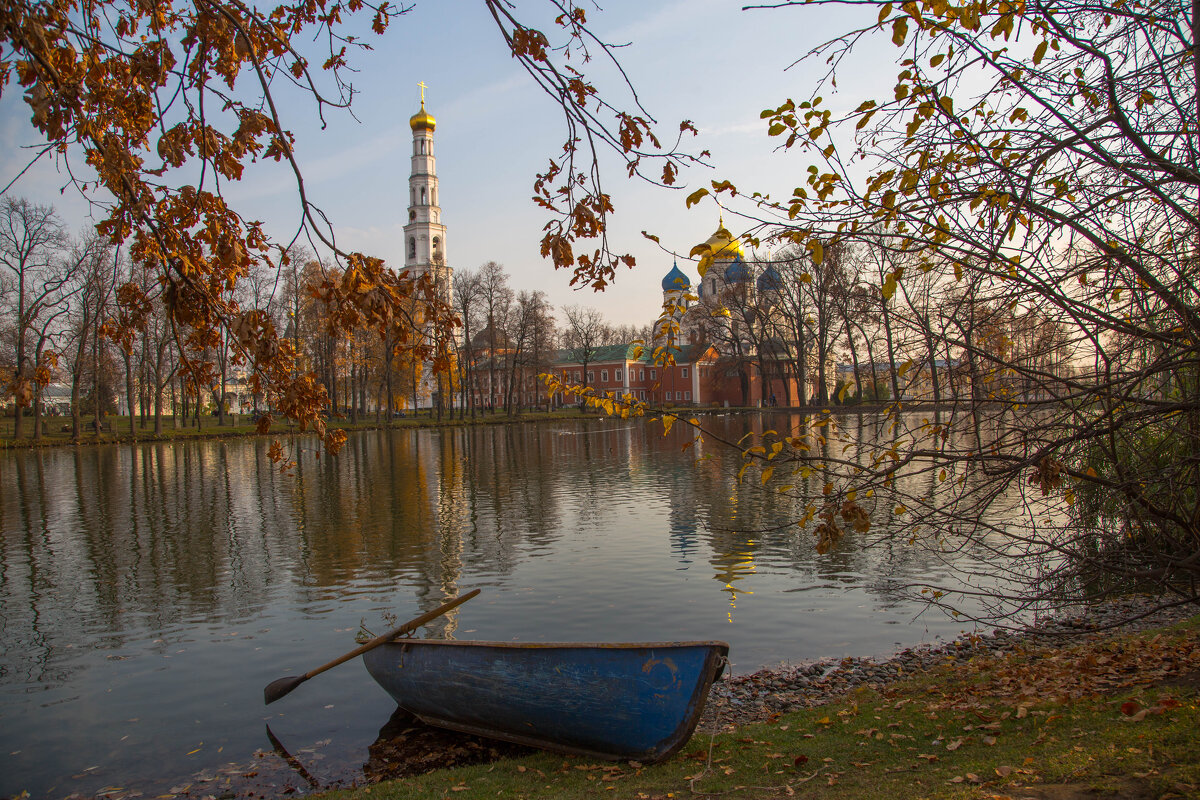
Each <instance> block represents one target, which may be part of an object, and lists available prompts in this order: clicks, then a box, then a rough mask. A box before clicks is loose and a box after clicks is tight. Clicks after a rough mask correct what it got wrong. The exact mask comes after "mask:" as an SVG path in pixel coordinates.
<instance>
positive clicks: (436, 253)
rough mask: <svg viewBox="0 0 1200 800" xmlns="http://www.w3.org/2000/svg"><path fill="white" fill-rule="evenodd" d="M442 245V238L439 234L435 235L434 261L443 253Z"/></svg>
mask: <svg viewBox="0 0 1200 800" xmlns="http://www.w3.org/2000/svg"><path fill="white" fill-rule="evenodd" d="M441 246H442V240H441V239H440V238H439V237H437V236H435V237H433V259H434V261H436V260H437V259H438V258H440V257H441V255H442V252H441Z"/></svg>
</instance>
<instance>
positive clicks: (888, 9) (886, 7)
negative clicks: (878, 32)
mask: <svg viewBox="0 0 1200 800" xmlns="http://www.w3.org/2000/svg"><path fill="white" fill-rule="evenodd" d="M891 14H892V4H891V3H884V4H883V8H881V9H879V24H880V25H882V24H883V21H884V20H885V19H887V18H888V17H890V16H891Z"/></svg>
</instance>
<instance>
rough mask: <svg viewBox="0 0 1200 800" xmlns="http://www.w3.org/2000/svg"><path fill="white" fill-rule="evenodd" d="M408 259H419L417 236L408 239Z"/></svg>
mask: <svg viewBox="0 0 1200 800" xmlns="http://www.w3.org/2000/svg"><path fill="white" fill-rule="evenodd" d="M408 257H409V258H416V257H417V237H415V236H410V237H408Z"/></svg>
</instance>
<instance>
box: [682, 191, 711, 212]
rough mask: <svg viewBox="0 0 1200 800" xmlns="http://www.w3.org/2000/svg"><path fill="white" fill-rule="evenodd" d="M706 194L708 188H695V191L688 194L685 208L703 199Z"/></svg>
mask: <svg viewBox="0 0 1200 800" xmlns="http://www.w3.org/2000/svg"><path fill="white" fill-rule="evenodd" d="M707 195H708V189H703V188H701V189H697V190H696V191H694V192H692V193H691V194H689V195H688V196H687V200H686V201H685V203H686V205H687V208H691V207H692V206H694V205H696V204H697V203H699V202H700V201H701V200H703V199H704V198H705V197H706V196H707Z"/></svg>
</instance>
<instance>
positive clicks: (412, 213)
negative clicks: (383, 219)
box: [408, 211, 417, 222]
mask: <svg viewBox="0 0 1200 800" xmlns="http://www.w3.org/2000/svg"><path fill="white" fill-rule="evenodd" d="M408 221H409V222H416V221H417V212H416V211H409V212H408Z"/></svg>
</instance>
